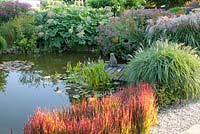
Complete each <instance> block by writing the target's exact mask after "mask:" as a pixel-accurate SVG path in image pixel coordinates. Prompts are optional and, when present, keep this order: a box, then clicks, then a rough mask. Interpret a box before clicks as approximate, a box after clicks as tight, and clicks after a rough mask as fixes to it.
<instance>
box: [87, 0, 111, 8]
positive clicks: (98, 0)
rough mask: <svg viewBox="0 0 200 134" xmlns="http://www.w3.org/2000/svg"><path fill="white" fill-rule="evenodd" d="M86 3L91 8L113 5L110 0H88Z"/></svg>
mask: <svg viewBox="0 0 200 134" xmlns="http://www.w3.org/2000/svg"><path fill="white" fill-rule="evenodd" d="M87 4H88V5H89V6H91V7H93V8H101V7H106V6H113V2H112V0H88V1H87Z"/></svg>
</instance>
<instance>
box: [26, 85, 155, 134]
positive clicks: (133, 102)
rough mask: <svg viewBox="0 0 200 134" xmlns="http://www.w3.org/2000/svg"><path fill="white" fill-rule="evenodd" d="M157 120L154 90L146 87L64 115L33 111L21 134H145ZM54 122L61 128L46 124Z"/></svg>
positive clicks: (78, 106) (76, 107) (85, 103)
mask: <svg viewBox="0 0 200 134" xmlns="http://www.w3.org/2000/svg"><path fill="white" fill-rule="evenodd" d="M60 115H61V116H60ZM44 117H45V118H44ZM46 117H48V118H47V119H48V120H46ZM58 117H62V120H59V119H60V118H58ZM156 120H157V110H156V107H155V99H154V93H153V89H152V88H151V87H150V86H149V85H148V84H139V85H137V86H130V87H127V88H121V91H119V92H118V93H116V94H114V95H113V96H109V97H105V98H102V99H98V98H96V97H94V98H91V99H90V100H89V101H86V100H84V101H82V102H81V103H78V104H74V105H72V107H71V108H69V109H67V110H66V111H65V112H64V114H58V113H55V112H53V113H50V114H49V112H47V111H41V110H40V111H36V112H35V114H34V116H32V117H31V118H30V119H29V121H28V123H26V125H25V127H24V134H48V133H51V134H54V133H55V134H59V133H60V132H62V134H105V133H107V134H108V133H109V134H111V133H112V134H146V133H148V132H149V129H150V127H151V126H152V125H154V124H155V122H156ZM56 121H58V122H57V124H60V125H61V127H60V128H57V127H54V129H52V128H51V127H52V126H50V125H48V124H52V122H54V123H55V122H56ZM63 121H64V122H65V126H62V125H63V124H62V122H63ZM38 122H39V123H38ZM40 122H41V123H40ZM49 127H50V128H49ZM36 128H39V129H36ZM46 129H47V130H52V131H47V130H46ZM56 129H58V130H56ZM61 129H62V130H61Z"/></svg>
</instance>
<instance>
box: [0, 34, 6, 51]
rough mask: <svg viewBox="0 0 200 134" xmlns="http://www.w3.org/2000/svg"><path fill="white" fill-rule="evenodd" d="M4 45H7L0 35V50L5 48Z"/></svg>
mask: <svg viewBox="0 0 200 134" xmlns="http://www.w3.org/2000/svg"><path fill="white" fill-rule="evenodd" d="M6 47H7V42H6V40H5V39H4V38H3V37H2V36H0V50H3V49H5V48H6Z"/></svg>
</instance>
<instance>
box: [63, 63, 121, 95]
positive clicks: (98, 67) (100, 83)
mask: <svg viewBox="0 0 200 134" xmlns="http://www.w3.org/2000/svg"><path fill="white" fill-rule="evenodd" d="M105 65H106V63H105V62H104V61H101V60H98V62H93V61H88V62H87V63H80V62H79V63H78V64H77V65H75V66H74V67H72V65H71V64H67V71H66V72H67V73H66V74H67V77H66V85H67V86H68V85H70V88H72V90H76V91H78V93H77V94H76V95H74V98H76V99H80V98H82V97H89V96H93V95H94V94H97V95H98V94H99V95H100V96H102V95H103V94H104V93H106V92H111V91H112V90H114V89H115V87H116V86H117V85H118V84H117V83H116V82H115V83H114V82H113V81H112V78H113V77H114V75H113V76H112V75H111V74H110V75H109V72H108V70H106V69H105V68H104V67H105Z"/></svg>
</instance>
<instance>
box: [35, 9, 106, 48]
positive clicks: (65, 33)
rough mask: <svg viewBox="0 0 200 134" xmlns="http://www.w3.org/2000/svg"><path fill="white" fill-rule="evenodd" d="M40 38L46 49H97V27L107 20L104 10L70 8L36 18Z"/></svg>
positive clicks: (55, 10)
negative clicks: (83, 47)
mask: <svg viewBox="0 0 200 134" xmlns="http://www.w3.org/2000/svg"><path fill="white" fill-rule="evenodd" d="M36 20H37V25H38V27H37V31H38V37H39V38H40V39H41V40H43V41H44V42H45V44H44V45H45V48H48V49H49V48H50V49H58V50H65V49H70V48H75V47H79V46H90V47H95V45H96V42H95V36H96V35H97V31H96V27H97V26H98V25H99V24H100V23H101V22H102V21H105V20H107V16H105V15H104V12H103V11H102V10H95V9H91V8H85V7H75V6H72V7H71V6H70V7H68V8H65V9H63V8H56V9H52V10H49V11H47V12H42V13H39V14H38V15H37V16H36Z"/></svg>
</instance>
